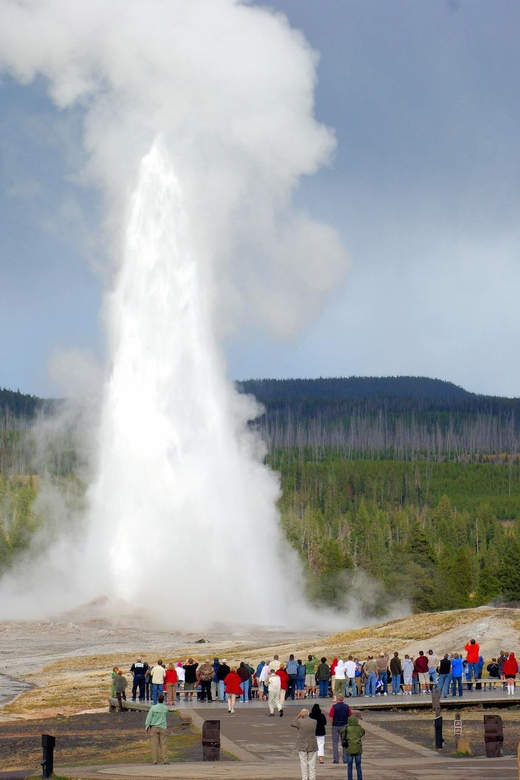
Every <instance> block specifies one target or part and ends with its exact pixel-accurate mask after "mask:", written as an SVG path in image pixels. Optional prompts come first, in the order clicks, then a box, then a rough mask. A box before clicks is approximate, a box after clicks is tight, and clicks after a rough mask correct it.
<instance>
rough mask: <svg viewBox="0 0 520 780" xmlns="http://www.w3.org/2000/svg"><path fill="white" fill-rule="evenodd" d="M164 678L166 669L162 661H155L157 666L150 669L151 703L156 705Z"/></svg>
mask: <svg viewBox="0 0 520 780" xmlns="http://www.w3.org/2000/svg"><path fill="white" fill-rule="evenodd" d="M165 677H166V669H165V668H164V665H163V662H162V661H157V664H156V665H155V666H154V667H153V668H152V676H151V681H152V701H153V703H154V704H157V700H158V697H159V694H160V693H162V692H163V685H164V678H165Z"/></svg>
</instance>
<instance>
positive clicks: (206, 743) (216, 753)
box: [202, 720, 220, 761]
mask: <svg viewBox="0 0 520 780" xmlns="http://www.w3.org/2000/svg"><path fill="white" fill-rule="evenodd" d="M202 760H203V761H220V721H219V720H205V721H204V723H203V724H202Z"/></svg>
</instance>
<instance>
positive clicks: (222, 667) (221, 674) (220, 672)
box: [217, 658, 231, 701]
mask: <svg viewBox="0 0 520 780" xmlns="http://www.w3.org/2000/svg"><path fill="white" fill-rule="evenodd" d="M230 671H231V669H230V667H229V666H228V663H227V661H226V659H225V658H223V659H222V661H221V662H220V664H219V667H218V669H217V679H218V700H219V701H225V700H226V686H225V685H224V680H225V679H226V677H227V676H228V674H229V673H230Z"/></svg>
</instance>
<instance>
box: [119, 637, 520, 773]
mask: <svg viewBox="0 0 520 780" xmlns="http://www.w3.org/2000/svg"><path fill="white" fill-rule="evenodd" d="M129 671H130V674H131V676H132V687H131V691H132V700H133V701H136V700H137V699H139V701H144V702H145V701H150V702H151V703H152V707H151V708H150V711H149V713H148V715H147V720H146V727H147V730H148V732H149V733H150V737H151V750H152V758H153V760H154V763H157V758H158V754H159V752H160V753H161V755H162V757H163V761H164V763H167V753H166V742H165V733H166V732H165V729H166V714H167V712H168V706H170V707H171V706H172V705H175V704H176V702H177V701H178V700H179V699H181V698H184V701H188V702H189V701H193V700H194V697H196V700H197V701H198V702H201V703H203V702H211V701H215V700H218V701H220V702H222V703H226V704H227V709H228V712H229V713H230V714H234V713H235V704H236V702H237V699H239V700H240V701H241V702H243V703H247V702H248V701H250V700H251V699H252V698H257V699H259V700H261V701H266V702H267V707H268V710H269V712H268V714H269V717H275V714H278V715H279V716H280V717H283V714H284V704H285V701H286V700H287V699H291V700H298V699H309V698H320V699H327V698H328V697H330V696H332V697H333V700H332V702H331V706H330V708H328V711H327V707H324V709H323V710H322V707H321V706H320V704H319V703H318V702H315V703H314V704H313V705H312V708H311V709H308V708H307V707H304V708H303V709H301V710H300V712H299V713H298V715H297V717H296V718H295V719H294V720H293V721H292V723H291V726H294V727H295V728H296V729H298V737H297V744H296V747H297V750H298V753H299V757H300V763H301V772H302V780H314V778H315V771H316V762H319V763H324V761H325V735H326V728H327V725H328V724H329V725H330V728H331V737H332V760H333V763H336V764H337V763H339V762H340V758H341V759H342V760H343V762H344V763H345V764H347V780H352V778H353V774H352V773H353V767H354V766H355V767H356V772H357V777H358V780H362V768H361V755H362V752H363V751H362V738H363V736H364V733H365V732H364V730H363V728H362V727H361V725H360V724H359V722H358V718H357V717H356V715H355V714H353V712H352V710H351V708H350V707H349V706H348V704H346V702H345V698H346V697H352V698H355V697H358V696H367V697H374V696H388V695H389V694H391V695H394V696H398V695H404V696H406V695H413V694H418V695H420V694H431V692H432V691H433V690H435V689H437V690H438V691H439V694H440V695H441V696H448V695H450V693H451V695H452V696H462V695H463V690H464V688H466V689H469V690H471V689H472V688H473V687H475V688H476V689H477V690H478V689H479V687H480V686H481V685H482V679H483V676H484V671H485V672H487V677H488V678H489V679H491V680H496V681H502V685H503V686H504V689H507V692H508V695H513V694H514V692H515V678H516V675H517V674H518V663H517V661H516V658H515V655H514V653H508V652H505V651H501V652H500V653H499V654H498V655H497V657H496V658H492V659H491V661H489V663H487V664H486V662H485V660H484V658H483V656H482V654H481V652H480V647H479V645H478V643H477V642H476V640H475V639H471V640H470V641H469V642H468V643H467V644H466V646H465V648H464V653H462V652H461V653H451V654H448V653H444V655H443V657H442V658H441V657H439V655H437V653H435V652H434V650H433V649H429V650H428V651H427V652H426V653H425V652H424V651H423V650H420V651H419V653H418V654H417V656H415V657H414V656H410V655H409V654H405V655H404V657H403V658H401V657H400V655H399V653H398V652H394V653H393V654H392V656H391V657H390V655H389V654H388V653H386V652H380V653H379V654H374V653H368V655H367V658H366V659H365V660H364V661H362V660H360V659H359V658H357V657H353V656H352V655H349V656H348V657H347V660H346V661H344V660H343V659H341V658H334V659H332V661H331V662H330V663H329V662H328V661H327V658H326V657H322V658H320V659H317V658H316V657H315V656H314V655H313V654H309V655H308V656H307V659H306V660H305V661H303V660H301V659H295V657H294V655H293V654H292V653H291V654H290V655H289V658H288V659H287V660H286V661H282V660H281V659H280V658H279V656H278V655H274V657H273V658H272V659H270V660H269V661H260V663H258V664H257V665H256V666H255V667H253V666H252V665H251V664H249V663H247V662H245V661H241V662H239V663H238V662H237V663H236V664H228V662H227V660H226V659H224V658H223V659H218V658H214V659H213V661H210V660H209V659H206V660H204V661H202V662H200V661H198V660H197V659H196V658H193V657H189V658H187V659H186V660H185V661H177V662H170V663H168V664H164V663H163V662H162V660H160V659H159V660H158V661H157V663H156V664H153V665H150V664H148V663H147V662H146V661H143V659H142V658H140V657H139V658H137V659H136V661H135V662H134V663H133V664H132V666H131V667H130V670H129ZM498 684H500V682H499V683H498ZM127 687H128V682H127V680H126V678H125V676H124V674H123V671H122V670H121V669H118V668H117V667H114V668H113V670H112V695H113V696H115V697H117V699H118V702H119V709H120V710H121V711H124V709H125V708H124V706H123V702H124V701H125V699H126V689H127ZM309 706H310V705H309ZM322 706H323V705H322Z"/></svg>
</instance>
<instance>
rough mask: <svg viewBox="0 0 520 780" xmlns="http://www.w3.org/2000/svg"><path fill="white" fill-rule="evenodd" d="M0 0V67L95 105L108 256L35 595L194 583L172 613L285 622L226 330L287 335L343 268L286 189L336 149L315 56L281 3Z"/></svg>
mask: <svg viewBox="0 0 520 780" xmlns="http://www.w3.org/2000/svg"><path fill="white" fill-rule="evenodd" d="M0 8H1V15H2V24H1V26H0V68H2V69H3V70H4V71H6V72H8V73H10V74H11V75H12V76H13V77H15V78H16V79H18V80H19V81H21V82H23V83H29V82H31V81H32V80H33V79H35V78H36V77H37V76H43V78H44V79H45V80H46V83H47V85H48V92H49V95H50V97H51V99H52V100H53V101H54V103H55V104H56V106H57V107H58V108H60V109H62V110H67V109H70V108H75V109H77V108H78V107H80V108H81V110H82V112H83V116H84V147H85V151H86V152H87V155H88V163H87V166H86V169H85V171H84V175H85V177H86V178H87V179H88V180H89V181H90V182H92V183H93V184H95V185H96V186H97V187H99V188H101V190H102V192H103V195H104V198H105V203H106V214H107V218H106V225H105V228H106V233H107V242H108V243H109V247H110V254H111V256H112V258H113V270H112V279H111V282H110V284H109V289H108V291H107V295H106V300H105V319H106V324H107V336H108V342H109V351H110V356H111V364H110V366H109V367H108V370H107V380H106V389H105V393H104V405H103V412H102V422H101V425H100V432H99V437H98V448H97V452H98V454H97V459H96V463H95V464H94V468H95V472H96V474H97V476H95V477H94V478H93V481H92V485H91V488H90V490H89V493H88V501H89V513H88V514H89V523H88V534H87V537H86V540H85V541H84V542H83V543H82V544H81V545H78V544H77V542H76V543H74V544H70V545H69V548H68V550H67V553H66V554H65V553H64V549H63V546H60V548H59V552H58V553H56V552H55V553H54V558H52V559H51V561H52V566H53V571H54V577H53V578H52V577H50V578H46V583H47V585H46V587H45V588H44V591H43V593H42V599H45V598H47V600H48V603H47V606H48V607H49V608H50V607H56V606H57V605H60V606H63V607H66V606H72V605H74V604H77V603H80V602H81V600H85V599H86V598H89V597H94V596H96V595H99V594H100V593H105V594H107V595H108V596H110V597H113V598H120V599H122V600H124V601H125V602H127V603H130V604H138V603H141V605H143V606H144V603H143V601H142V599H143V597H144V594H146V598H147V603H148V604H153V607H154V608H156V609H157V611H158V612H159V613H161V612H162V613H163V614H164V611H165V610H166V609H168V605H171V597H172V595H173V594H174V593H175V592H178V591H179V587H180V585H181V584H182V583H189V597H188V596H187V595H186V603H185V604H184V605H183V599H182V598H181V599H179V600H178V601H177V602H176V605H175V608H174V609H173V610H172V614H170V615H168V616H167V620H168V622H170V623H171V622H174V623H178V624H179V625H184V626H186V625H188V624H189V622H190V619H191V618H192V616H193V615H195V616H196V621H197V625H203V624H208V623H209V622H210V621H213V620H215V619H217V620H218V619H223V618H224V617H227V618H231V619H233V620H237V621H240V622H244V621H247V620H248V619H250V618H251V616H253V619H254V620H255V621H258V622H262V623H264V624H266V623H274V622H279V621H283V622H285V623H287V621H288V616H289V615H292V616H293V618H295V616H296V612H295V609H296V607H295V603H294V599H293V600H292V601H291V598H289V595H288V594H289V593H290V592H293V593H294V591H295V588H294V586H293V584H292V583H291V582H290V577H287V576H286V575H285V574H284V573H283V572H284V571H286V570H287V569H291V568H293V569H294V571H296V573H297V566H296V563H295V560H294V559H293V558H291V557H290V556H288V553H287V551H284V550H283V543H282V541H281V538H280V531H279V528H278V520H277V513H276V508H275V503H276V499H277V496H278V490H279V488H278V483H277V480H276V478H275V476H274V475H272V474H271V473H270V472H269V471H268V470H267V469H265V468H264V467H263V466H262V464H261V455H262V451H261V447H260V444H259V442H258V441H256V440H255V439H254V437H253V436H252V434H251V433H249V432H248V431H247V425H246V423H247V420H248V419H250V418H251V417H252V416H254V415H255V413H256V410H255V408H254V404H253V402H252V401H251V400H250V399H249V400H248V399H245V398H243V397H240V396H238V395H237V394H236V392H235V391H234V389H233V388H232V386H231V385H230V383H228V382H227V380H226V379H225V373H226V371H225V360H224V356H223V354H222V350H221V346H220V345H221V343H222V339H223V337H224V336H226V335H227V334H229V333H230V332H232V331H233V330H234V329H236V328H237V327H240V326H241V325H242V324H244V323H247V325H248V326H251V325H252V326H254V327H262V328H265V329H267V330H268V331H269V332H270V333H272V334H273V335H274V336H277V337H290V336H291V335H293V334H294V333H296V332H297V331H298V329H300V328H301V327H302V326H303V325H304V324H305V322H306V321H307V320H308V319H309V318H310V317H313V316H315V315H316V314H317V313H318V312H319V311H320V306H321V304H322V301H323V297H324V296H325V295H326V294H327V292H329V291H330V290H331V289H332V288H333V287H334V285H336V284H337V283H338V282H339V281H340V280H341V279H342V277H343V274H344V273H345V269H346V265H347V263H346V257H345V252H344V249H343V247H342V244H341V241H340V239H339V237H338V235H337V233H336V232H335V231H334V230H333V229H332V228H331V227H329V226H327V225H324V224H321V223H317V222H315V221H313V220H311V219H310V218H309V217H308V216H306V215H305V214H303V213H299V212H298V211H296V210H295V209H294V208H293V207H292V205H291V201H292V195H293V193H294V190H295V188H296V186H297V184H298V180H299V178H300V177H301V176H302V175H307V174H312V173H314V172H315V171H316V170H317V169H318V168H319V167H320V166H321V165H323V164H325V163H327V162H328V161H329V160H330V157H331V154H332V152H333V150H334V145H335V141H334V136H333V133H332V132H331V131H330V130H329V129H327V128H325V127H324V126H323V125H321V124H319V123H318V122H317V121H316V120H315V118H314V116H313V93H314V87H315V82H316V65H317V56H316V54H315V53H314V52H313V51H312V50H311V49H310V47H309V45H308V44H307V42H306V41H305V39H304V38H303V36H302V35H301V34H300V33H298V32H297V31H295V30H292V29H291V28H290V26H289V24H288V22H287V20H286V19H285V17H283V16H282V15H280V14H276V13H274V12H272V11H270V10H268V9H263V8H259V7H255V6H250V5H247V4H245V3H240V2H233V1H232V0H147V1H146V2H144V0H125V1H124V2H122V0H110V2H109V3H107V2H106V0H90V2H89V3H84V4H77V3H69V2H65V0H19V2H16V1H12V0H3V2H0ZM79 548H81V549H79ZM282 554H283V556H284V561H283V562H282V560H281V556H282ZM53 580H54V586H53ZM26 583H27V593H28V594H29V593H30V591H31V589H32V588H33V587H34V583H32V582H31V579H30V576H28V578H27V580H26ZM197 583H198V584H197ZM40 592H42V591H41V587H40ZM209 594H210V595H211V598H208V595H209ZM245 595H247V598H245V597H244V596H245ZM4 603H5V600H4ZM17 603H18V604H19V603H20V597H19V598H18V601H17ZM27 603H28V604H31V598H30V596H29V595H28V596H27ZM216 605H218V607H217V606H216ZM300 606H301V605H300ZM41 608H42V603H40V604H39V605H38V613H39V610H40V609H41ZM302 609H303V607H302ZM34 611H36V610H34ZM300 613H301V610H299V612H298V614H300Z"/></svg>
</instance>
